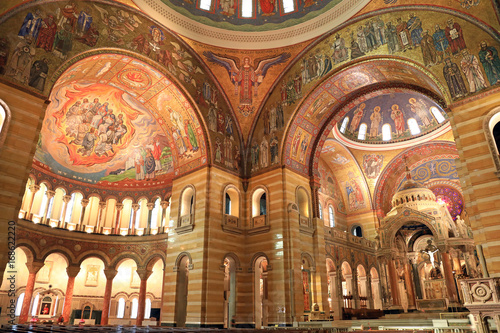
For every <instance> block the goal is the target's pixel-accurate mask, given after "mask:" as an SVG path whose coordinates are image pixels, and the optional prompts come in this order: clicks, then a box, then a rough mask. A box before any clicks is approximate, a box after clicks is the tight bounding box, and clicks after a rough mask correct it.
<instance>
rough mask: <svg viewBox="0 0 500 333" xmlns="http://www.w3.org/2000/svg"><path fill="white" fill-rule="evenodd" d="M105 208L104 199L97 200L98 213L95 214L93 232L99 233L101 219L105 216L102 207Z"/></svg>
mask: <svg viewBox="0 0 500 333" xmlns="http://www.w3.org/2000/svg"><path fill="white" fill-rule="evenodd" d="M105 208H106V201H99V214H97V221H96V224H95V229H94V232H95V233H98V234H100V233H101V230H100V229H101V228H102V226H103V225H104V222H103V221H102V220H103V219H104V218H105V214H104V209H105Z"/></svg>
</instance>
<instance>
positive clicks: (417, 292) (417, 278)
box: [410, 256, 424, 299]
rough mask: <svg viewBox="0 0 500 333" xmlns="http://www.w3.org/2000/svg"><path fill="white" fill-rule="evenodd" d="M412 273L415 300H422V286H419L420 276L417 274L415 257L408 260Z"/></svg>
mask: <svg viewBox="0 0 500 333" xmlns="http://www.w3.org/2000/svg"><path fill="white" fill-rule="evenodd" d="M410 262H411V268H412V271H413V286H414V287H415V296H416V298H417V299H423V298H424V297H423V294H422V286H421V284H420V274H419V273H418V264H417V257H416V256H415V257H414V258H411V259H410Z"/></svg>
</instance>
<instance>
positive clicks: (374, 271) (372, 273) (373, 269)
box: [369, 265, 380, 279]
mask: <svg viewBox="0 0 500 333" xmlns="http://www.w3.org/2000/svg"><path fill="white" fill-rule="evenodd" d="M369 268H370V270H369V273H370V277H371V278H372V279H379V277H380V275H379V273H378V269H377V267H375V266H374V265H372V266H370V267H369Z"/></svg>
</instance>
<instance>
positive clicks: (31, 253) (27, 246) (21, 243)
mask: <svg viewBox="0 0 500 333" xmlns="http://www.w3.org/2000/svg"><path fill="white" fill-rule="evenodd" d="M16 248H19V249H21V250H22V251H23V252H24V254H25V255H26V260H27V262H33V261H34V260H40V258H37V257H36V253H39V252H38V247H36V246H35V247H34V244H33V243H32V242H31V241H26V240H18V243H17V244H16Z"/></svg>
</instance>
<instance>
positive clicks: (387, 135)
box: [382, 124, 392, 141]
mask: <svg viewBox="0 0 500 333" xmlns="http://www.w3.org/2000/svg"><path fill="white" fill-rule="evenodd" d="M382 140H384V141H391V140H392V133H391V125H389V124H384V126H382Z"/></svg>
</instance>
